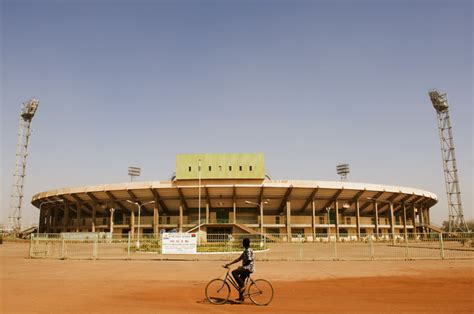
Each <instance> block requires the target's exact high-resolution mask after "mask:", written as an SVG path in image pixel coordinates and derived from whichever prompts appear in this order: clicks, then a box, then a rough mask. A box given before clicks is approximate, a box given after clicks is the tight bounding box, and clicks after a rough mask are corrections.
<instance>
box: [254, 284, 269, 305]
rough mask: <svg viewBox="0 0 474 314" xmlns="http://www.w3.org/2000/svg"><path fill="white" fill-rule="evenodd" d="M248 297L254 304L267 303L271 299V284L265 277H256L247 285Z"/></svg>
mask: <svg viewBox="0 0 474 314" xmlns="http://www.w3.org/2000/svg"><path fill="white" fill-rule="evenodd" d="M249 297H250V300H252V302H253V303H255V304H256V305H268V304H270V302H272V300H273V287H272V284H271V283H270V282H269V281H267V280H265V279H257V280H255V281H254V282H252V284H251V285H250V287H249Z"/></svg>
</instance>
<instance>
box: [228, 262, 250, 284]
mask: <svg viewBox="0 0 474 314" xmlns="http://www.w3.org/2000/svg"><path fill="white" fill-rule="evenodd" d="M249 275H250V271H249V270H247V269H244V268H243V267H239V268H237V269H234V270H233V271H232V276H234V279H235V281H237V283H238V284H239V287H240V288H243V287H244V284H245V279H247V277H248V276H249Z"/></svg>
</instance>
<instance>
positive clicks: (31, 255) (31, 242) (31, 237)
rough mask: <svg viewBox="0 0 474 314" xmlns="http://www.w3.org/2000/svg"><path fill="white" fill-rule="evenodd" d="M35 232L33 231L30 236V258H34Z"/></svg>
mask: <svg viewBox="0 0 474 314" xmlns="http://www.w3.org/2000/svg"><path fill="white" fill-rule="evenodd" d="M34 236H35V234H34V233H32V234H31V236H30V249H29V253H28V255H29V258H32V257H33V238H34Z"/></svg>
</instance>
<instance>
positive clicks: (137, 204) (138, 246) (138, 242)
mask: <svg viewBox="0 0 474 314" xmlns="http://www.w3.org/2000/svg"><path fill="white" fill-rule="evenodd" d="M154 202H155V201H149V202H146V203H143V204H140V203H138V202H133V201H131V200H127V203H130V204H135V205H136V206H137V207H138V235H137V248H140V217H141V216H140V212H141V209H142V207H143V206H145V205H148V204H151V203H154Z"/></svg>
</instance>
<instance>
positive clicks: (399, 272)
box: [0, 243, 474, 313]
mask: <svg viewBox="0 0 474 314" xmlns="http://www.w3.org/2000/svg"><path fill="white" fill-rule="evenodd" d="M26 255H27V245H24V244H12V243H6V244H3V245H0V266H1V274H0V279H1V280H0V283H1V286H0V288H1V294H0V297H1V306H0V312H2V313H18V312H28V313H31V312H35V313H66V312H70V313H72V312H75V313H85V312H88V313H90V312H100V313H117V312H122V313H181V312H187V313H227V312H231V313H234V312H235V313H236V312H241V311H243V310H245V311H252V312H255V313H260V312H261V313H289V312H294V311H298V312H307V313H315V312H316V313H328V312H329V313H340V312H346V313H347V312H350V313H362V312H364V313H367V312H372V313H396V312H397V313H399V312H430V313H432V312H438V313H446V312H450V313H472V312H474V297H473V293H472V291H474V290H473V288H474V272H473V271H474V261H472V260H460V261H441V260H433V261H408V262H400V261H397V262H391V261H383V262H382V261H377V262H260V263H258V264H257V272H256V274H255V278H258V277H262V278H266V279H269V280H270V281H271V282H272V283H273V286H274V289H275V298H274V301H273V302H272V303H271V304H270V305H269V306H267V307H257V306H255V305H253V304H251V303H250V302H249V301H246V302H245V303H244V304H234V303H229V304H225V305H220V306H218V305H212V304H209V303H208V302H207V301H206V300H205V297H204V287H205V285H206V283H207V281H208V280H209V279H211V278H214V277H218V276H220V275H222V274H223V269H222V268H220V267H219V266H220V264H222V262H212V261H206V262H178V261H175V262H173V261H167V262H159V261H110V260H107V261H103V260H98V261H90V260H85V261H78V260H65V261H61V260H31V259H26V258H25V256H26ZM234 297H235V295H234Z"/></svg>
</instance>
